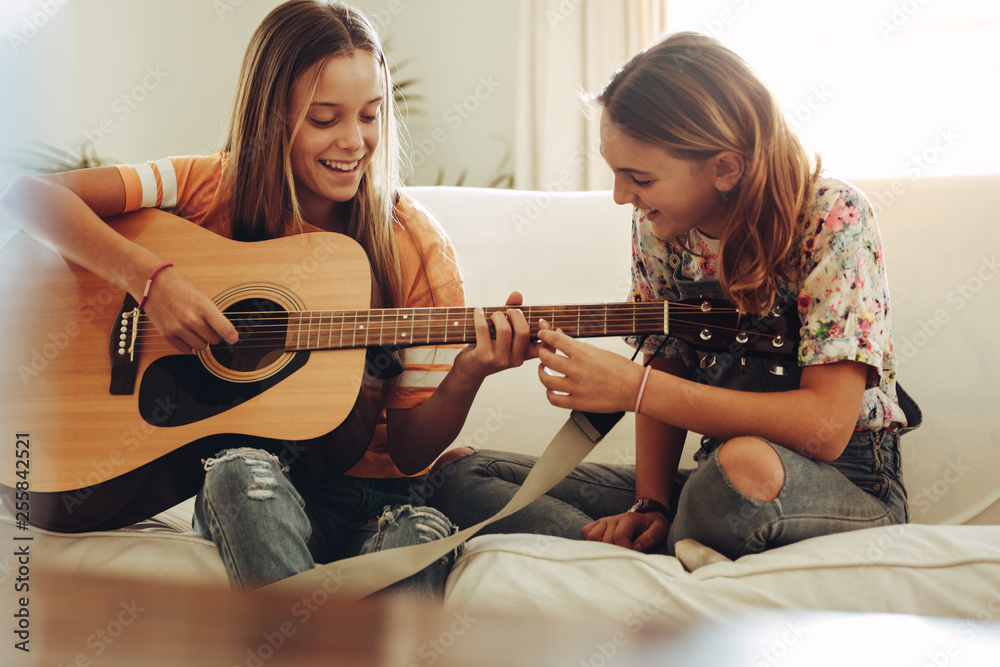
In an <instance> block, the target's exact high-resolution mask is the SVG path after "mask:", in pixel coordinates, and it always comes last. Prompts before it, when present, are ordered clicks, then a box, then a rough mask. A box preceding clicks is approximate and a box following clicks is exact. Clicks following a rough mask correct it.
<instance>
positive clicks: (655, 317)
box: [285, 302, 667, 351]
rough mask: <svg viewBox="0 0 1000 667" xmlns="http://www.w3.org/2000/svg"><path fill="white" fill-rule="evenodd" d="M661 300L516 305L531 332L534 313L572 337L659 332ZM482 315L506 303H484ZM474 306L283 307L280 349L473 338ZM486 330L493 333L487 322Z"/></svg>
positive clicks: (433, 342) (456, 341)
mask: <svg viewBox="0 0 1000 667" xmlns="http://www.w3.org/2000/svg"><path fill="white" fill-rule="evenodd" d="M666 307H667V304H666V303H665V302H658V303H657V302H654V303H601V304H589V305H561V306H520V310H521V311H522V312H523V313H524V317H525V319H526V320H527V321H528V326H529V328H530V331H531V334H532V336H533V337H534V336H536V335H537V333H538V330H539V322H538V321H539V319H544V320H545V321H547V322H548V323H549V324H550V325H551V326H552V328H553V329H562V330H563V331H564V332H565V333H566V335H568V336H572V337H574V338H599V337H604V336H626V335H629V334H653V333H664V332H665V330H666V328H665V324H666V310H665V308H666ZM485 310H486V317H487V322H489V317H490V315H491V314H492V313H494V312H497V311H500V312H503V311H506V310H507V307H506V306H504V307H501V308H487V309H485ZM474 312H475V309H474V308H393V309H369V310H337V311H330V310H327V311H324V310H312V311H302V312H293V313H289V322H288V332H287V337H286V341H285V349H286V350H288V351H299V350H331V349H348V348H361V347H371V346H379V345H443V344H448V343H454V344H462V343H472V342H474V341H475V340H476V327H475V319H474ZM490 334H491V335H494V331H493V327H492V323H491V324H490Z"/></svg>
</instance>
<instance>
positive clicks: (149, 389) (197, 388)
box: [139, 352, 309, 427]
mask: <svg viewBox="0 0 1000 667" xmlns="http://www.w3.org/2000/svg"><path fill="white" fill-rule="evenodd" d="M308 360H309V353H308V352H297V353H296V354H295V355H293V358H292V360H291V361H290V362H289V363H288V364H286V365H285V366H284V367H283V368H282V369H281V370H279V371H278V372H276V373H274V374H271V375H269V376H267V377H265V378H262V379H260V380H257V381H255V382H230V381H228V380H224V379H222V378H220V377H218V376H217V375H215V374H213V373H211V372H209V371H208V370H207V369H206V368H205V367H204V365H202V363H201V360H200V359H199V358H198V357H195V356H192V355H180V354H178V355H174V356H168V357H163V358H161V359H157V360H156V361H154V362H153V363H152V364H150V365H149V367H148V368H147V369H146V372H145V373H144V374H143V376H142V380H141V381H140V383H139V414H140V415H141V416H142V419H143V420H144V421H145V422H146V423H147V424H151V425H152V426H156V427H172V426H185V425H187V424H194V423H196V422H199V421H202V420H204V419H211V418H212V417H216V416H218V415H221V414H223V413H225V412H227V411H229V410H232V409H233V408H235V407H237V406H239V405H242V404H243V403H245V402H246V401H248V400H250V399H251V398H254V397H256V396H259V395H261V394H263V393H264V392H266V391H268V390H269V389H271V388H272V387H274V386H276V385H277V384H279V383H280V382H282V381H283V380H285V379H286V378H288V377H290V376H291V375H292V374H293V373H295V372H296V371H298V370H299V369H300V368H302V367H303V366H305V365H306V362H307V361H308Z"/></svg>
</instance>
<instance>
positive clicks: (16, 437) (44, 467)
mask: <svg viewBox="0 0 1000 667" xmlns="http://www.w3.org/2000/svg"><path fill="white" fill-rule="evenodd" d="M110 222H111V224H113V225H114V227H115V229H117V230H118V231H120V232H121V233H122V234H123V235H125V236H126V237H127V238H129V239H131V240H133V241H135V242H137V243H139V244H140V245H142V246H144V247H146V248H149V249H150V250H152V251H154V252H155V253H157V254H158V255H159V256H160V257H164V258H167V259H169V260H170V261H172V262H173V263H174V266H176V267H177V268H178V269H180V270H181V271H183V272H184V273H185V274H187V275H188V276H189V277H190V278H191V279H192V280H194V281H195V282H196V283H197V284H198V285H199V286H201V287H202V288H203V289H204V290H205V291H206V292H207V293H208V294H209V295H210V296H211V297H212V298H213V299H215V301H216V303H217V304H218V305H219V306H220V308H222V309H223V310H224V311H226V312H227V314H229V313H230V312H233V313H236V312H244V313H246V314H245V315H242V316H238V317H242V318H244V319H245V320H246V321H248V322H250V323H253V324H256V323H259V322H260V321H261V320H262V319H264V320H266V318H275V319H274V321H275V322H276V328H279V329H280V328H281V327H282V324H281V323H282V322H284V321H285V320H283V319H282V313H284V312H285V311H291V310H306V309H310V310H323V309H338V308H368V307H369V306H370V299H371V279H370V272H369V264H368V260H367V257H366V256H365V254H364V251H363V250H362V249H361V247H360V246H359V245H358V244H357V243H355V242H354V241H353V240H352V239H350V238H348V237H346V236H343V235H340V234H332V233H310V234H299V235H296V236H292V237H287V238H282V239H275V240H271V241H261V242H257V243H241V242H237V241H232V240H229V239H226V238H223V237H220V236H218V235H216V234H213V233H212V232H209V231H207V230H205V229H202V228H200V227H197V226H196V225H192V224H191V223H189V222H187V221H184V220H182V219H181V218H178V217H176V216H173V215H171V214H168V213H164V212H162V211H158V210H153V209H145V210H142V211H139V212H136V213H130V214H126V215H122V216H118V217H117V218H115V219H112V220H110ZM126 296H127V295H126V294H125V292H124V291H123V290H121V289H119V288H117V287H115V286H114V285H112V284H110V283H108V282H106V281H104V280H103V279H101V278H99V277H97V276H95V275H94V274H92V273H90V272H89V271H87V270H84V269H82V268H81V267H79V266H77V265H75V264H73V263H71V262H69V261H67V260H64V259H63V258H62V257H61V256H59V255H58V254H57V253H55V252H53V251H52V250H51V249H50V248H48V247H47V246H45V245H43V244H41V243H39V242H37V241H35V240H33V239H32V238H31V237H29V236H28V235H26V234H24V233H23V232H22V233H20V234H18V235H16V236H15V237H14V238H13V239H11V240H10V241H9V242H8V243H7V244H6V246H5V247H4V248H3V250H2V252H0V302H2V303H3V306H4V315H5V316H4V317H3V318H2V321H0V340H2V341H3V345H2V348H0V367H2V368H3V369H4V370H5V373H4V375H3V379H2V381H0V382H2V388H0V424H2V425H3V428H4V434H3V436H2V441H3V444H2V446H0V451H2V456H3V457H4V459H3V461H4V462H3V464H0V469H2V471H3V473H2V478H0V485H2V486H3V487H4V488H3V491H4V496H5V500H6V501H8V502H9V501H10V500H11V496H12V495H14V493H15V490H16V489H25V488H27V489H28V490H29V491H30V523H32V524H34V525H37V526H40V527H43V528H48V529H51V530H57V531H62V532H79V531H85V530H100V529H109V528H115V527H120V526H124V525H128V524H130V523H133V522H135V521H137V520H140V519H143V518H147V517H149V516H152V515H153V514H156V513H157V512H159V511H162V510H164V509H167V508H169V507H171V506H172V505H174V504H176V503H177V502H180V501H182V500H184V499H185V498H188V497H190V496H191V495H193V494H194V493H196V492H197V490H198V489H199V488H200V486H201V482H202V480H203V476H204V471H203V468H202V464H201V459H203V458H207V457H210V456H213V455H215V453H217V452H218V451H219V450H221V449H223V448H226V447H230V446H250V447H262V448H264V449H267V450H269V451H271V452H273V453H275V454H278V455H279V457H280V458H281V459H282V461H283V462H287V463H289V464H292V470H293V474H310V475H313V476H322V475H326V474H332V473H337V472H343V471H345V470H347V469H349V468H350V467H351V466H352V465H353V464H354V463H356V462H357V461H358V460H359V459H360V457H361V456H362V455H363V453H364V451H365V450H366V449H367V447H368V444H369V442H370V437H371V433H372V429H373V428H374V419H375V416H376V414H377V412H378V406H377V404H378V398H379V390H380V386H373V385H372V380H371V378H370V377H369V376H367V375H366V373H365V357H366V350H364V349H347V350H324V351H322V352H307V351H306V352H285V351H284V339H283V334H282V336H278V337H276V339H275V340H273V341H269V344H268V345H269V347H267V348H266V349H265V350H264V351H263V352H258V350H260V348H259V344H260V342H261V341H260V340H259V337H258V338H255V336H259V335H258V334H257V333H253V334H250V335H249V336H247V338H248V340H247V341H246V342H244V339H243V338H244V337H243V336H241V342H240V343H239V344H238V345H237V346H236V349H235V350H234V351H230V350H226V349H224V348H226V347H228V346H221V347H218V346H216V347H217V348H218V349H216V348H215V347H214V348H213V350H215V351H214V352H212V351H210V352H208V353H205V354H202V353H199V354H198V355H195V354H186V355H185V354H181V353H179V352H178V351H177V350H176V349H174V348H172V347H170V346H169V345H168V344H167V343H166V341H164V340H163V339H162V337H160V336H159V335H158V334H157V333H156V332H155V329H154V328H153V327H152V324H151V323H149V322H148V320H147V319H146V318H145V317H142V318H141V321H140V323H139V325H138V328H139V330H140V331H141V333H142V334H143V335H142V336H141V338H140V340H139V342H138V343H137V345H136V349H135V351H134V354H129V352H128V347H130V345H131V335H132V325H131V324H129V325H128V326H127V327H124V328H125V329H126V331H124V332H121V331H120V329H122V328H123V327H122V326H121V323H120V319H121V318H120V315H119V311H120V310H121V309H122V305H123V300H124V299H125V297H126ZM133 306H134V304H133V305H130V306H128V307H127V308H126V309H130V308H131V307H133ZM230 317H231V319H233V316H230ZM286 319H287V318H286ZM234 324H237V329H238V330H240V329H241V327H240V325H239V324H238V323H237V320H235V319H234ZM123 335H124V340H122V337H123ZM244 350H246V352H244ZM120 352H121V353H120ZM112 360H115V363H116V364H117V365H118V366H120V367H119V368H117V369H116V370H115V371H113V370H112V366H113V361H112ZM226 364H230V365H233V366H234V367H235V368H234V369H230V368H227V367H226ZM359 399H362V400H359ZM365 399H371V400H370V401H369V400H365ZM341 425H343V428H338V427H341ZM18 441H20V442H18ZM23 451H26V452H27V454H24V453H22V452H23ZM18 456H20V458H17V457H18ZM15 461H17V465H14V462H15ZM25 481H26V482H28V484H27V485H25V484H23V482H25ZM19 483H22V484H21V485H20V486H18V484H19ZM17 518H18V519H19V520H20V519H21V518H22V517H21V516H18V517H17Z"/></svg>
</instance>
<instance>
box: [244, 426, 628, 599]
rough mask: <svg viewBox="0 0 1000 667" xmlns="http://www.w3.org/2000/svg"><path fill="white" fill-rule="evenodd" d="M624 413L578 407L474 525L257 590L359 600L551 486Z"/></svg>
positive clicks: (319, 568)
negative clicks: (513, 489) (520, 479)
mask: <svg viewBox="0 0 1000 667" xmlns="http://www.w3.org/2000/svg"><path fill="white" fill-rule="evenodd" d="M624 414H625V413H624V412H616V413H611V414H597V413H587V412H579V411H576V410H574V411H573V412H572V413H571V414H570V418H569V419H568V420H567V421H566V423H565V424H564V425H563V427H562V428H561V429H560V430H559V432H558V433H556V435H555V437H554V438H553V439H552V442H550V443H549V445H548V447H546V448H545V451H544V452H542V455H541V456H540V457H539V458H538V461H537V462H536V463H535V465H534V467H532V469H531V472H529V473H528V476H527V478H525V480H524V483H523V484H522V485H521V488H519V489H518V490H517V493H515V494H514V496H513V497H512V498H511V499H510V501H509V502H508V503H507V504H506V505H505V506H504V507H503V508H502V509H501V510H500V511H499V512H497V513H496V514H494V515H493V516H491V517H490V518H488V519H486V520H484V521H481V522H479V523H477V524H476V525H474V526H469V527H468V528H464V529H461V530H459V531H458V532H456V533H454V534H452V535H450V536H448V537H446V538H443V539H440V540H434V541H433V542H425V543H422V544H415V545H412V546H408V547H399V548H397V549H386V550H384V551H377V552H375V553H370V554H364V555H361V556H354V557H352V558H345V559H343V560H338V561H334V562H332V563H328V564H326V565H317V566H316V567H315V568H313V569H311V570H306V571H305V572H300V573H299V574H296V575H293V576H291V577H288V578H286V579H282V580H281V581H277V582H275V583H273V584H270V585H268V586H265V587H264V588H261V589H259V590H263V591H274V592H279V593H288V594H292V595H303V596H311V595H312V594H313V593H314V592H315V591H316V590H318V589H323V590H325V591H327V592H329V593H331V594H335V595H336V596H337V597H338V598H343V599H347V600H358V599H361V598H363V597H365V596H367V595H371V594H372V593H375V592H377V591H379V590H381V589H383V588H385V587H386V586H389V585H391V584H394V583H396V582H397V581H402V580H403V579H406V578H407V577H409V576H410V575H413V574H416V573H417V572H420V571H421V570H423V569H424V568H425V567H427V566H428V565H431V564H432V563H434V562H435V561H436V560H437V559H439V558H441V557H443V556H444V555H446V554H447V553H449V552H450V551H452V550H454V549H457V548H458V547H459V546H460V545H461V544H462V543H464V542H465V541H466V540H468V539H470V538H471V537H472V536H473V535H475V534H476V533H477V532H479V531H480V530H481V529H482V528H483V527H485V526H487V525H488V524H491V523H493V522H494V521H498V520H500V519H503V518H504V517H507V516H510V515H511V514H513V513H514V512H516V511H518V510H519V509H521V508H523V507H525V506H526V505H528V504H529V503H531V502H532V501H533V500H535V499H536V498H538V497H539V496H541V495H543V494H544V493H546V492H548V491H549V490H550V489H551V488H552V487H554V486H555V485H556V484H558V483H559V482H560V481H561V480H562V479H563V478H564V477H566V475H568V474H569V473H570V472H571V471H572V470H573V469H574V468H576V467H577V466H578V465H579V464H580V463H581V462H582V461H583V459H584V458H585V457H586V456H587V454H589V453H590V452H591V451H592V450H593V449H594V447H595V446H596V445H597V443H598V442H600V441H601V440H602V439H603V438H604V436H605V435H607V433H608V432H609V431H610V430H611V428H612V427H613V426H614V425H615V424H617V423H618V421H619V420H620V419H621V418H622V416H623V415H624Z"/></svg>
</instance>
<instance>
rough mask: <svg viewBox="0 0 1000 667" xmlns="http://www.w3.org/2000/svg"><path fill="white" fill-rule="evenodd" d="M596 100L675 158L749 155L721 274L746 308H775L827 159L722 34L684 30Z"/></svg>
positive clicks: (731, 202)
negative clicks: (812, 149)
mask: <svg viewBox="0 0 1000 667" xmlns="http://www.w3.org/2000/svg"><path fill="white" fill-rule="evenodd" d="M597 100H598V102H599V103H600V105H601V106H602V107H603V110H604V113H605V114H606V115H607V118H608V120H609V121H610V122H611V123H613V124H614V125H615V126H616V127H617V128H619V129H620V130H622V131H623V132H625V133H626V134H627V135H628V136H630V137H632V138H634V139H636V140H638V141H641V142H643V143H647V144H650V145H653V146H657V147H659V148H662V149H664V150H666V151H667V152H668V153H669V154H671V155H672V156H673V157H676V158H679V159H685V160H705V159H708V158H710V157H711V156H713V155H715V154H717V153H719V152H720V151H735V152H737V153H739V154H741V155H742V156H743V157H744V160H745V163H746V164H745V169H744V173H743V177H742V180H741V181H740V183H739V184H738V186H737V188H734V190H733V191H731V192H729V193H726V194H723V195H721V196H723V197H724V201H725V202H726V205H727V212H726V219H725V220H724V223H723V231H722V235H721V238H720V253H719V279H720V282H721V284H722V287H723V289H724V290H725V292H726V294H727V295H728V297H729V298H730V299H731V300H732V301H733V302H734V303H735V304H736V305H737V307H738V308H739V309H740V310H741V311H743V312H745V313H750V314H754V315H762V314H763V313H765V312H767V311H769V310H770V309H771V308H772V306H773V305H774V299H775V297H776V295H777V292H778V282H779V280H780V279H783V280H788V281H790V280H792V279H793V276H792V271H793V269H792V268H791V266H790V265H789V261H788V260H789V259H790V258H789V253H790V252H791V251H792V249H793V244H794V243H795V238H796V233H797V229H796V228H797V226H798V224H799V221H800V219H801V216H802V214H803V209H804V207H805V205H806V202H807V201H808V198H809V195H810V193H811V190H812V187H813V185H814V183H815V180H816V177H817V176H818V174H819V172H820V168H821V160H820V158H819V155H810V154H809V153H808V152H807V151H806V150H805V149H804V148H803V146H802V144H801V143H800V142H799V140H798V138H797V137H796V136H795V133H794V132H793V131H792V129H791V128H790V127H789V126H788V123H787V122H786V121H785V118H784V115H783V114H782V112H781V108H780V107H779V105H778V103H777V101H776V99H775V97H774V95H773V94H772V93H771V91H770V89H769V88H768V87H767V85H766V84H764V82H763V81H762V80H761V79H760V77H758V76H757V74H756V73H755V72H754V71H753V70H752V69H751V68H750V66H749V65H747V63H746V62H744V61H743V60H742V59H741V58H740V57H739V56H737V55H736V54H735V53H733V52H732V51H730V50H729V49H727V48H726V47H725V46H723V45H722V43H721V42H719V41H718V40H716V39H713V38H711V37H708V36H706V35H701V34H698V33H691V32H679V33H674V34H672V35H669V36H668V37H666V38H665V39H663V40H661V41H660V42H658V43H656V44H654V45H653V46H651V47H649V48H648V49H647V50H645V51H643V52H641V53H639V54H638V55H636V56H635V57H633V58H632V59H631V60H630V61H629V62H628V63H627V64H626V65H625V66H624V67H622V68H621V69H620V70H618V71H617V72H616V73H615V74H614V76H613V77H612V78H611V80H610V82H609V83H608V84H607V86H606V87H605V88H604V90H603V91H602V92H601V93H600V95H599V96H598V98H597ZM669 242H670V243H672V244H674V245H675V246H680V247H683V243H684V242H683V240H682V239H670V241H669Z"/></svg>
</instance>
